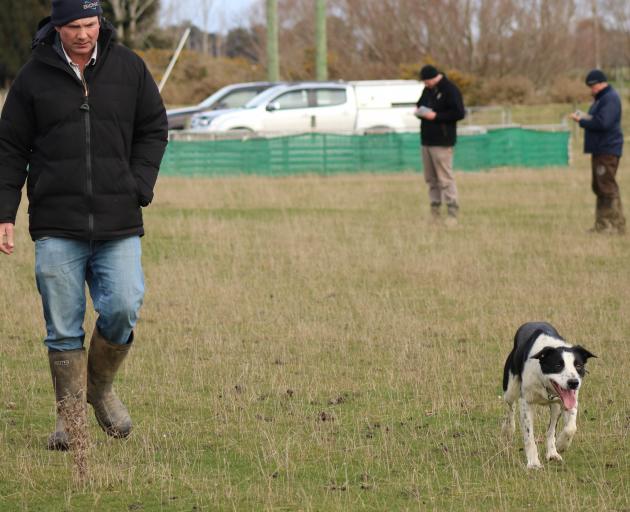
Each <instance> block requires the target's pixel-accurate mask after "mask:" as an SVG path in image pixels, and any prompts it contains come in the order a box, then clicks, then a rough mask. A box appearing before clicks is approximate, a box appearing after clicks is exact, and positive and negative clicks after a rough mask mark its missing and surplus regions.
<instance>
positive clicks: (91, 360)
mask: <svg viewBox="0 0 630 512" xmlns="http://www.w3.org/2000/svg"><path fill="white" fill-rule="evenodd" d="M132 337H133V335H132ZM130 348H131V341H130V342H129V343H127V344H126V345H118V344H116V343H111V342H109V341H107V340H106V339H105V338H103V336H101V335H100V333H99V332H98V329H96V328H95V329H94V334H93V335H92V341H91V342H90V351H89V354H88V379H87V380H88V387H87V401H88V403H89V404H91V405H92V407H94V415H95V416H96V420H97V421H98V424H99V425H100V426H101V428H102V429H103V430H104V431H105V432H106V433H107V435H110V436H112V437H127V436H128V435H129V433H130V432H131V417H130V416H129V412H128V411H127V408H126V407H125V404H123V403H122V402H121V401H120V399H119V398H118V396H117V395H116V393H115V392H114V390H113V388H112V383H113V382H114V377H115V375H116V372H117V371H118V368H119V367H120V365H121V363H122V362H123V360H124V359H125V357H126V356H127V353H128V352H129V349H130Z"/></svg>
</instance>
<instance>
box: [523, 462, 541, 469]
mask: <svg viewBox="0 0 630 512" xmlns="http://www.w3.org/2000/svg"><path fill="white" fill-rule="evenodd" d="M542 468H543V465H542V464H541V463H540V461H539V460H534V461H532V462H528V463H527V469H542Z"/></svg>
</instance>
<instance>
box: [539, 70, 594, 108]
mask: <svg viewBox="0 0 630 512" xmlns="http://www.w3.org/2000/svg"><path fill="white" fill-rule="evenodd" d="M549 97H550V99H551V101H553V102H554V103H583V102H586V101H589V99H590V98H591V95H590V92H589V89H588V87H586V86H585V85H584V82H583V81H582V80H578V79H577V78H569V77H566V76H558V77H556V78H555V80H554V81H553V83H552V84H551V87H550V89H549Z"/></svg>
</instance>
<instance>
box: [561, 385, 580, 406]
mask: <svg viewBox="0 0 630 512" xmlns="http://www.w3.org/2000/svg"><path fill="white" fill-rule="evenodd" d="M557 391H558V394H559V395H560V400H562V405H564V408H565V409H566V410H567V411H568V410H569V409H573V408H574V407H575V404H576V403H577V399H576V398H575V389H562V388H561V387H560V386H558V388H557Z"/></svg>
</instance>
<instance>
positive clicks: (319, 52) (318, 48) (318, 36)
mask: <svg viewBox="0 0 630 512" xmlns="http://www.w3.org/2000/svg"><path fill="white" fill-rule="evenodd" d="M315 40H316V42H315V75H316V78H317V80H328V42H327V38H326V0H316V4H315Z"/></svg>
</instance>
